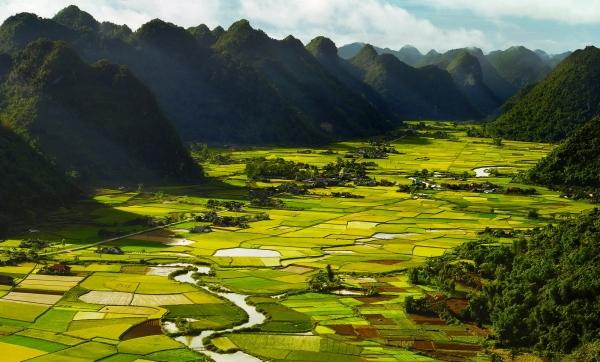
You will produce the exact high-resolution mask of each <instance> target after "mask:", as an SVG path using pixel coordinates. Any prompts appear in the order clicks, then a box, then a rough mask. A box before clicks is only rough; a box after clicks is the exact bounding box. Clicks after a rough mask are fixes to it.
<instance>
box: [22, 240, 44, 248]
mask: <svg viewBox="0 0 600 362" xmlns="http://www.w3.org/2000/svg"><path fill="white" fill-rule="evenodd" d="M49 244H50V243H49V242H48V241H46V240H40V239H29V240H23V241H21V243H20V244H19V248H26V249H35V250H39V249H43V248H45V247H47V246H48V245H49Z"/></svg>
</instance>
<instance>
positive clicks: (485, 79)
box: [417, 48, 517, 103]
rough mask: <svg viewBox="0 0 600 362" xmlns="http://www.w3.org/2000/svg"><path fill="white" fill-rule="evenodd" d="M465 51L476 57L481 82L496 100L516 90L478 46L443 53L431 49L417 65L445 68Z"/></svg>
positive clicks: (512, 93)
mask: <svg viewBox="0 0 600 362" xmlns="http://www.w3.org/2000/svg"><path fill="white" fill-rule="evenodd" d="M465 52H466V53H468V54H470V55H472V56H474V57H475V58H477V61H478V62H479V68H480V69H481V82H482V83H483V84H484V85H485V87H487V88H488V89H489V90H491V91H492V93H493V94H494V96H495V98H496V99H497V101H500V103H502V102H504V101H505V100H507V99H508V98H510V97H512V96H513V95H514V94H515V93H516V92H517V88H516V87H514V86H513V85H511V84H510V83H509V82H508V81H507V80H505V79H504V78H502V76H501V75H500V74H499V73H498V71H497V70H496V68H495V67H494V66H493V65H492V64H491V63H490V62H489V61H488V59H487V58H486V57H485V55H484V54H483V51H482V50H481V49H479V48H459V49H452V50H449V51H447V52H445V53H438V52H436V51H435V50H432V51H430V52H429V53H427V54H426V55H425V56H423V57H422V58H421V59H420V60H419V62H418V63H417V66H426V65H436V66H438V67H440V68H442V69H447V68H448V66H449V65H450V63H452V62H453V61H454V60H455V59H456V58H457V57H463V54H464V53H465Z"/></svg>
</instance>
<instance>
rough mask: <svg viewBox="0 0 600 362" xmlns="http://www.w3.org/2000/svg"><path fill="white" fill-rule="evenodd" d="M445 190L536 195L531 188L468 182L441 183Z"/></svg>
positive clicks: (536, 192) (535, 190) (534, 190)
mask: <svg viewBox="0 0 600 362" xmlns="http://www.w3.org/2000/svg"><path fill="white" fill-rule="evenodd" d="M440 186H442V187H443V188H445V189H448V190H453V191H470V192H486V193H505V194H507V195H523V196H528V195H537V194H538V191H537V189H535V188H533V187H528V188H522V187H518V186H509V187H507V188H506V189H505V188H503V187H502V186H500V185H497V184H494V183H492V182H488V181H486V182H470V183H442V184H441V185H440Z"/></svg>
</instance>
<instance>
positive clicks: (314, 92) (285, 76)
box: [214, 20, 391, 137]
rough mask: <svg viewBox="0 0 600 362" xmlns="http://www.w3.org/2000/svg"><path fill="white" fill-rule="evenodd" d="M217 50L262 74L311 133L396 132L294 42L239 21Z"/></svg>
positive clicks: (301, 45) (362, 99)
mask: <svg viewBox="0 0 600 362" xmlns="http://www.w3.org/2000/svg"><path fill="white" fill-rule="evenodd" d="M214 48H215V49H217V50H218V51H220V52H222V53H224V54H226V55H230V56H232V57H234V58H236V59H239V60H240V61H241V62H243V63H244V64H248V65H250V66H252V67H253V68H254V69H256V71H257V72H259V73H260V74H262V75H263V76H264V77H265V78H266V79H267V80H268V82H269V83H270V84H272V86H273V87H274V88H275V89H277V90H278V92H279V94H281V95H282V97H283V98H285V99H286V101H287V102H288V103H289V104H290V105H291V106H292V107H293V108H294V109H296V110H297V111H298V112H300V113H301V114H302V115H303V116H304V117H305V118H306V119H307V121H308V122H307V123H306V125H307V127H309V128H311V129H315V130H317V131H318V132H324V133H325V134H332V135H336V137H349V136H352V135H356V134H363V135H370V134H376V133H381V132H382V131H385V130H388V129H390V127H391V125H390V123H389V120H387V119H385V118H384V117H383V116H382V115H381V114H380V113H379V111H378V110H377V109H376V108H374V107H373V106H372V105H371V104H370V103H369V102H367V101H366V100H365V99H364V98H363V97H361V96H360V94H358V93H356V92H354V91H353V90H352V89H351V88H349V87H347V86H346V84H344V83H343V82H340V81H339V80H338V79H337V78H336V77H334V76H332V75H331V73H330V72H329V71H327V69H325V68H324V67H322V66H321V64H320V63H319V62H318V61H317V59H315V57H314V56H312V54H311V53H310V52H309V51H307V50H306V49H305V48H304V45H303V44H302V43H301V42H300V41H299V40H298V39H295V38H294V37H292V36H288V37H286V38H285V39H283V40H275V39H271V38H269V37H268V36H267V34H265V33H264V32H262V31H260V30H256V29H253V28H252V27H251V26H250V24H249V22H248V21H246V20H240V21H238V22H236V23H234V24H232V25H231V27H229V29H228V30H227V31H226V32H225V33H223V34H222V35H221V36H220V37H219V39H218V40H217V42H216V43H215V45H214Z"/></svg>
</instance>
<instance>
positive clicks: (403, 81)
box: [350, 45, 481, 120]
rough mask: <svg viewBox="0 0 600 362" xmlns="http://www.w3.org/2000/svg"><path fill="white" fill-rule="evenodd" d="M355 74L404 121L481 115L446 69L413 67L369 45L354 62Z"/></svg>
mask: <svg viewBox="0 0 600 362" xmlns="http://www.w3.org/2000/svg"><path fill="white" fill-rule="evenodd" d="M350 64H351V65H352V66H353V67H354V73H355V74H356V75H357V76H358V77H360V78H361V79H362V80H363V81H364V82H365V83H367V84H369V85H370V86H371V87H372V88H373V89H375V90H376V91H377V92H378V93H379V94H380V95H381V96H382V97H383V98H384V99H385V100H386V102H387V103H388V105H389V108H390V110H391V111H392V112H394V113H396V114H398V115H399V116H400V117H401V118H408V119H410V118H416V119H426V118H430V119H457V120H461V119H462V120H464V119H476V118H478V117H480V116H481V114H480V113H479V112H478V111H477V110H476V109H475V108H474V107H473V106H472V105H471V103H470V102H469V101H468V100H467V98H466V97H465V95H464V94H463V93H462V92H461V91H460V90H459V89H458V88H457V87H456V85H455V84H454V82H453V80H452V77H451V76H450V74H449V73H448V72H446V71H445V70H441V69H439V68H438V67H435V66H428V67H423V68H413V67H411V66H409V65H407V64H405V63H403V62H401V61H400V60H398V59H397V58H396V57H395V56H393V55H391V54H377V52H376V50H375V49H374V48H373V47H372V46H371V45H366V46H364V47H363V49H362V50H361V51H360V52H359V53H358V54H357V55H356V56H354V57H353V58H352V59H350Z"/></svg>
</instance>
